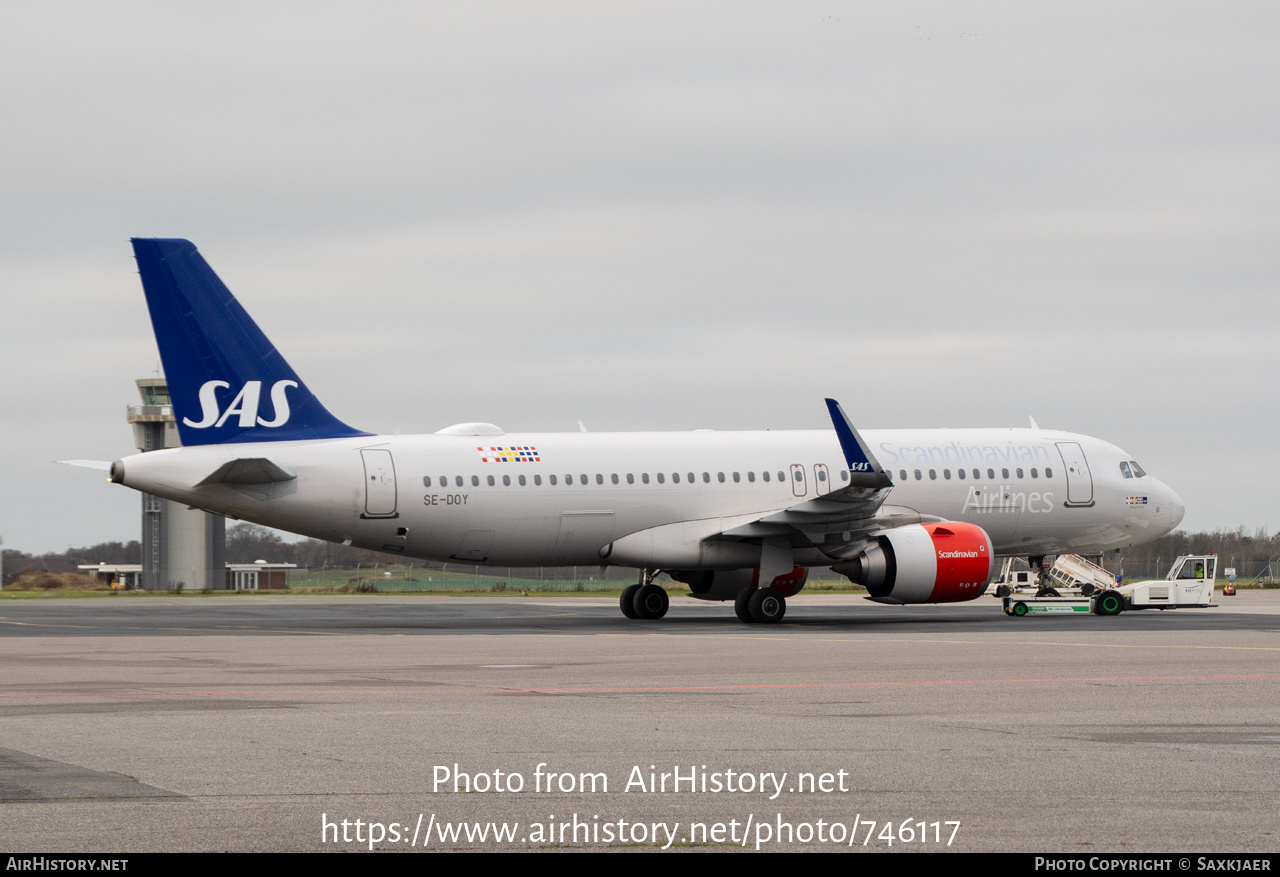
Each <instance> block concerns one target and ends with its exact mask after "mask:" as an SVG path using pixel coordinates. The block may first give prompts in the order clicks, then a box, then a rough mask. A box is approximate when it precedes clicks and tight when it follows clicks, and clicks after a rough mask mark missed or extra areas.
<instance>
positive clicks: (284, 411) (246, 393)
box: [182, 381, 298, 429]
mask: <svg viewBox="0 0 1280 877" xmlns="http://www.w3.org/2000/svg"><path fill="white" fill-rule="evenodd" d="M297 386H298V382H297V381H276V382H275V383H274V384H272V385H271V408H272V413H274V414H275V417H273V418H272V419H270V420H267V419H265V418H262V417H259V416H258V400H259V398H260V397H261V396H262V381H245V384H244V386H243V387H241V388H240V392H239V393H237V394H236V397H235V398H234V399H232V400H231V404H230V405H228V406H227V408H226V410H225V411H223V410H220V409H219V407H218V390H220V389H222V390H229V389H231V385H230V384H228V383H227V382H226V381H205V383H204V384H203V385H201V387H200V420H199V422H197V421H194V420H191V419H190V418H188V417H184V418H182V422H183V424H184V425H186V426H189V427H191V428H192V429H208V428H209V427H211V426H212V427H215V428H217V427H220V426H223V425H224V424H226V422H227V421H228V420H230V419H231V417H232V415H236V414H238V415H240V419H239V420H238V421H237V423H236V425H238V426H239V427H240V428H241V429H247V428H249V427H252V426H284V425H285V424H286V423H288V422H289V414H290V412H289V399H288V397H287V396H286V395H285V391H286V390H287V389H289V388H290V387H293V388H295V389H297Z"/></svg>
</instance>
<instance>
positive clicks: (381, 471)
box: [360, 448, 396, 518]
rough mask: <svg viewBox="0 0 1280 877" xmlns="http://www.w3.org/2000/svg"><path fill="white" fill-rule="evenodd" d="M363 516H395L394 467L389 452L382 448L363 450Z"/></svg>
mask: <svg viewBox="0 0 1280 877" xmlns="http://www.w3.org/2000/svg"><path fill="white" fill-rule="evenodd" d="M360 457H361V458H362V459H363V460H364V515H365V517H367V518H394V517H395V516H396V467H395V463H394V462H392V460H391V452H390V451H388V450H385V449H382V448H364V449H363V450H361V451H360Z"/></svg>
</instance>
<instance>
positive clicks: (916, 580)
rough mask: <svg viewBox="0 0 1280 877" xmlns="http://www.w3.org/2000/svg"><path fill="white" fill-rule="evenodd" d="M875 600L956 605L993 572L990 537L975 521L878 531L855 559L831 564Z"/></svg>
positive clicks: (971, 596) (985, 582) (983, 585)
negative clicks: (869, 545) (872, 542)
mask: <svg viewBox="0 0 1280 877" xmlns="http://www.w3.org/2000/svg"><path fill="white" fill-rule="evenodd" d="M832 569H833V570H835V571H836V572H838V573H840V574H841V575H845V576H848V577H849V578H850V580H852V581H853V582H855V583H857V584H859V585H862V586H863V587H865V588H866V589H867V591H868V592H869V593H870V595H871V597H870V599H872V600H874V601H876V602H877V603H958V602H961V601H963V600H972V599H974V598H975V597H978V596H980V595H981V594H982V593H983V592H984V591H986V589H987V585H988V583H990V581H991V579H992V578H994V577H995V575H996V557H995V552H994V551H993V550H992V547H991V537H990V536H988V535H987V533H986V531H985V530H983V529H982V528H981V527H979V526H977V525H975V524H966V523H964V522H962V521H946V522H944V523H941V524H912V525H910V526H907V527H898V528H896V529H893V530H888V531H886V532H885V533H883V534H882V535H881V536H880V537H879V538H878V539H877V540H876V544H875V545H874V546H873V547H871V548H869V549H867V551H866V552H864V553H863V554H862V555H861V556H860V557H856V558H854V559H853V560H849V561H845V562H843V563H838V564H836V565H835V566H833V567H832Z"/></svg>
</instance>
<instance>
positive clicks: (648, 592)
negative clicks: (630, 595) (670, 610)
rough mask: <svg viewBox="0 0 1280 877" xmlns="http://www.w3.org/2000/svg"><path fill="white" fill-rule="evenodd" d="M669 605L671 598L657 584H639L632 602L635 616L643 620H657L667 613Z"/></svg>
mask: <svg viewBox="0 0 1280 877" xmlns="http://www.w3.org/2000/svg"><path fill="white" fill-rule="evenodd" d="M670 605H671V598H670V597H668V596H667V592H666V591H664V590H663V589H662V588H660V587H658V586H657V585H641V586H640V589H639V590H638V591H636V595H635V599H634V601H633V603H632V606H633V608H634V609H635V613H636V617H637V618H642V619H644V620H645V621H657V620H658V619H659V618H661V617H662V616H664V615H666V614H667V607H669V606H670Z"/></svg>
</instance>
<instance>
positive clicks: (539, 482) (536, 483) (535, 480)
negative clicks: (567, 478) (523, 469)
mask: <svg viewBox="0 0 1280 877" xmlns="http://www.w3.org/2000/svg"><path fill="white" fill-rule="evenodd" d="M551 477H552V478H555V477H556V476H554V475H552V476H551ZM533 483H534V486H535V487H541V486H542V476H541V475H535V476H533ZM551 483H552V484H555V482H554V481H553V482H551Z"/></svg>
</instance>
